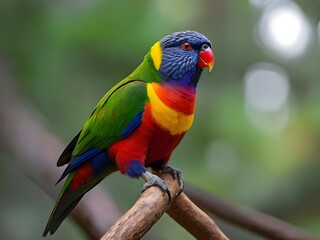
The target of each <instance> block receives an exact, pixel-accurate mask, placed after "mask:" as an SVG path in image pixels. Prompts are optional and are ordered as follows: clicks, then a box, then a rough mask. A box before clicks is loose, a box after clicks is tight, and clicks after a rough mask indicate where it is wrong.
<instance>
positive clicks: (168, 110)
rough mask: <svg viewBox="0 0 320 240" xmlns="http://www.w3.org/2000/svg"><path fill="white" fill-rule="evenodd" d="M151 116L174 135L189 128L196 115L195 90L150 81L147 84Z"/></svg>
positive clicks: (162, 127)
mask: <svg viewBox="0 0 320 240" xmlns="http://www.w3.org/2000/svg"><path fill="white" fill-rule="evenodd" d="M147 92H148V97H149V101H150V103H149V105H150V111H151V117H152V118H153V120H154V122H155V123H156V124H157V125H158V126H159V127H160V129H163V130H165V131H167V132H169V133H170V134H171V135H172V136H176V135H180V134H182V133H185V132H186V131H188V130H189V128H190V127H191V125H192V122H193V117H194V108H195V101H196V96H195V92H194V91H192V90H190V89H186V88H182V87H180V88H178V87H172V86H170V85H160V84H157V83H149V84H148V85H147Z"/></svg>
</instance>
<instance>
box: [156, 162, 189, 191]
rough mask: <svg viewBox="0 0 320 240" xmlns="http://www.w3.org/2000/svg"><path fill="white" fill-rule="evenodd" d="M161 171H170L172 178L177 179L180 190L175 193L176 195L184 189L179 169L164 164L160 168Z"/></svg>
mask: <svg viewBox="0 0 320 240" xmlns="http://www.w3.org/2000/svg"><path fill="white" fill-rule="evenodd" d="M161 172H162V173H170V174H171V175H172V177H173V178H174V179H178V181H179V186H180V191H179V192H178V193H177V194H176V196H179V195H180V194H181V193H182V192H183V189H184V179H183V176H182V173H181V171H180V170H179V169H177V168H174V167H171V166H164V167H163V168H162V169H161Z"/></svg>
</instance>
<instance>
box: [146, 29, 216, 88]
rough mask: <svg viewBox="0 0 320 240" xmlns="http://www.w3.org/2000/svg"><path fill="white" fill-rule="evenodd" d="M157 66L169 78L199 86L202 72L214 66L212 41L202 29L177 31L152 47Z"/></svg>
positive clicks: (161, 73)
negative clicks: (198, 30) (199, 30)
mask: <svg viewBox="0 0 320 240" xmlns="http://www.w3.org/2000/svg"><path fill="white" fill-rule="evenodd" d="M151 58H152V61H153V64H154V67H155V69H156V70H157V71H158V72H159V75H160V76H161V78H162V79H164V80H165V81H172V82H176V83H178V84H186V85H194V86H196V84H197V82H198V80H199V77H200V75H201V72H202V70H203V69H204V68H206V67H209V71H211V70H212V68H213V65H214V54H213V51H212V46H211V42H210V41H209V39H208V38H206V37H205V36H204V35H202V34H201V33H198V32H194V31H184V32H175V33H172V34H170V35H168V36H166V37H164V38H162V39H161V40H160V41H159V42H157V43H155V44H154V45H153V46H152V48H151Z"/></svg>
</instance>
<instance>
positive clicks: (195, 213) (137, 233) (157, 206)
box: [100, 174, 228, 240]
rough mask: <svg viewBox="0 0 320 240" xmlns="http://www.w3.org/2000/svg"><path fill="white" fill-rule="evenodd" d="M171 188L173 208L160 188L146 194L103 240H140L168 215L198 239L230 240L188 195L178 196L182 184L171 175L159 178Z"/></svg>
mask: <svg viewBox="0 0 320 240" xmlns="http://www.w3.org/2000/svg"><path fill="white" fill-rule="evenodd" d="M159 176H160V177H161V178H162V179H163V180H164V181H165V183H166V184H167V186H168V187H169V189H170V191H171V194H172V196H173V198H172V204H171V205H168V200H169V199H168V196H167V194H165V195H164V194H163V191H162V190H160V188H158V187H151V188H148V189H147V190H146V191H144V192H143V193H142V194H141V196H140V198H139V199H138V200H137V202H136V203H135V204H134V206H133V207H132V208H131V209H130V210H129V211H128V212H127V213H126V214H125V215H123V216H122V217H121V218H120V219H119V220H118V221H117V222H116V223H115V224H114V225H113V226H112V227H111V228H110V229H109V230H108V231H107V233H106V234H105V235H104V236H103V237H102V238H101V239H100V240H107V239H119V236H121V238H123V239H140V238H141V237H142V236H143V235H144V234H145V233H146V232H147V231H148V230H149V229H150V228H151V227H152V226H153V225H154V224H155V223H156V222H157V221H158V220H159V219H160V217H161V216H162V214H163V213H164V212H165V211H167V212H168V214H169V215H170V216H171V217H172V218H173V219H174V220H175V221H176V222H177V223H179V224H180V225H181V226H183V227H184V228H186V230H188V231H189V232H190V233H191V234H192V235H193V236H194V237H195V238H196V239H208V240H218V239H219V240H226V239H228V238H227V237H226V236H225V235H224V234H223V232H222V231H221V230H220V229H219V228H218V226H217V225H216V224H215V223H214V221H213V220H212V219H210V218H209V217H208V215H207V214H205V213H204V212H202V210H200V209H199V208H198V207H197V206H195V205H194V204H193V203H192V202H191V201H190V200H189V199H188V198H187V197H186V195H185V194H183V193H182V194H181V195H179V196H177V197H176V196H175V195H176V194H177V193H178V191H179V184H178V181H176V180H174V179H173V178H172V176H171V175H170V174H159Z"/></svg>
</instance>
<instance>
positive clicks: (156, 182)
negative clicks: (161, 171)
mask: <svg viewBox="0 0 320 240" xmlns="http://www.w3.org/2000/svg"><path fill="white" fill-rule="evenodd" d="M141 177H142V178H143V179H144V180H145V181H146V183H145V184H143V186H142V192H144V191H145V190H146V189H148V188H149V187H151V186H158V187H159V188H161V189H162V190H163V192H164V193H163V195H165V193H167V194H168V197H169V203H168V204H170V203H171V192H170V190H169V188H168V186H167V185H166V183H165V182H164V181H163V180H162V179H161V178H159V177H158V176H157V175H154V174H152V173H150V172H148V171H146V172H144V173H143V174H142V175H141Z"/></svg>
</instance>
